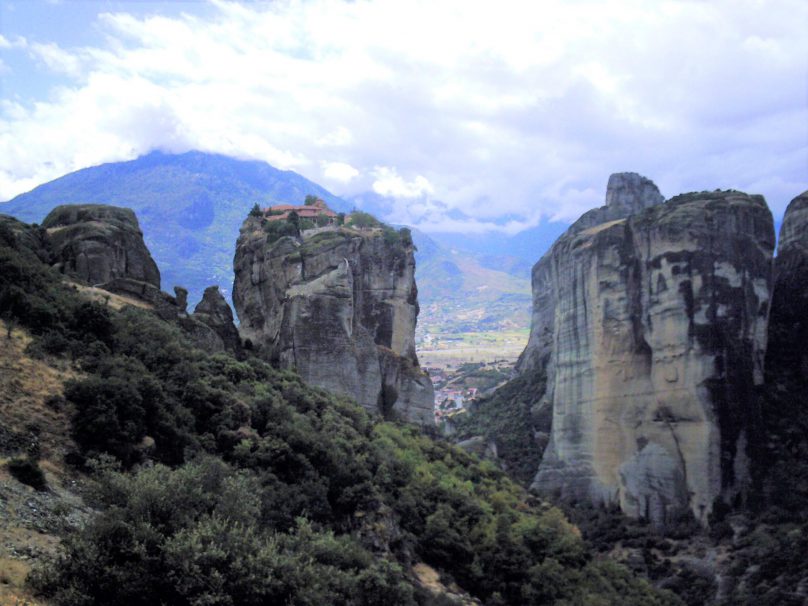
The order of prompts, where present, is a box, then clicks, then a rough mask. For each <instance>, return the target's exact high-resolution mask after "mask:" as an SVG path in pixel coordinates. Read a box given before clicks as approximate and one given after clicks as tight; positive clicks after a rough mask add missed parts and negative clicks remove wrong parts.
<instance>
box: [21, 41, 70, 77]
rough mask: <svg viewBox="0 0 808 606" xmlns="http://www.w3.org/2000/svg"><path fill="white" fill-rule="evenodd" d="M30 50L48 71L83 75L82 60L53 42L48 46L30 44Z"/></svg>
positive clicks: (36, 43)
mask: <svg viewBox="0 0 808 606" xmlns="http://www.w3.org/2000/svg"><path fill="white" fill-rule="evenodd" d="M28 49H29V51H30V53H31V54H32V55H33V56H34V57H36V58H37V59H39V60H40V61H42V62H43V63H44V64H45V65H46V66H47V67H48V69H51V70H53V71H55V72H60V73H64V74H67V75H70V76H78V75H79V74H80V73H81V60H80V59H79V57H78V56H76V55H74V54H72V53H69V52H67V51H65V50H64V49H61V48H59V47H58V46H57V45H56V44H54V43H52V42H51V43H48V44H41V43H38V42H35V43H33V44H30V45H29V46H28Z"/></svg>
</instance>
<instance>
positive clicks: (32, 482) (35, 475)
mask: <svg viewBox="0 0 808 606" xmlns="http://www.w3.org/2000/svg"><path fill="white" fill-rule="evenodd" d="M7 467H8V471H9V473H10V474H11V475H12V476H14V477H15V478H16V479H17V480H18V481H20V482H22V483H23V484H27V485H28V486H30V487H32V488H34V489H35V490H40V491H42V490H45V489H46V488H47V487H48V483H47V482H46V480H45V474H44V473H43V472H42V469H40V467H39V463H38V462H37V461H36V460H35V459H32V458H31V457H25V458H23V457H16V458H13V459H11V460H10V461H9V462H8V464H7Z"/></svg>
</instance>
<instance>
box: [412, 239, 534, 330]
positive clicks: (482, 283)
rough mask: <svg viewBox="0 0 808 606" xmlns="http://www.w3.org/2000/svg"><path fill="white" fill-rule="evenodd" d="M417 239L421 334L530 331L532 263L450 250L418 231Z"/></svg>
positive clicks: (511, 258) (419, 323) (415, 240)
mask: <svg viewBox="0 0 808 606" xmlns="http://www.w3.org/2000/svg"><path fill="white" fill-rule="evenodd" d="M412 238H413V241H414V242H415V246H416V248H417V252H416V253H415V259H416V262H417V266H416V278H417V282H418V300H419V302H420V303H421V314H420V316H419V318H418V325H419V334H420V333H425V332H449V333H451V332H455V333H457V332H482V331H488V330H499V329H510V328H524V329H527V328H528V327H529V325H530V278H529V276H530V264H529V263H527V262H526V261H523V260H521V259H518V258H516V257H511V256H504V255H503V256H498V255H481V254H475V253H472V252H469V251H464V250H459V249H456V248H448V247H445V246H444V245H442V244H439V243H438V242H437V241H436V239H434V238H432V237H431V236H429V235H427V234H425V233H424V232H422V231H419V230H415V229H414V230H412Z"/></svg>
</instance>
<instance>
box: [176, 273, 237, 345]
mask: <svg viewBox="0 0 808 606" xmlns="http://www.w3.org/2000/svg"><path fill="white" fill-rule="evenodd" d="M186 296H187V293H186ZM177 298H178V300H179V297H177ZM191 317H192V318H193V319H194V320H196V321H198V322H202V323H203V324H205V325H206V326H208V327H210V328H211V329H212V330H213V332H215V333H216V335H217V336H218V337H219V339H220V340H221V342H222V346H223V348H224V349H225V350H226V351H230V352H233V353H237V354H238V353H240V352H241V337H240V336H239V334H238V329H237V328H236V325H235V323H234V322H233V311H232V310H231V309H230V306H229V305H228V304H227V301H226V300H225V298H224V296H223V295H222V293H221V291H220V290H219V287H218V286H208V287H207V288H206V289H205V293H204V295H203V296H202V300H201V301H200V302H199V303H198V304H197V306H196V307H195V308H194V313H193V315H192V316H191Z"/></svg>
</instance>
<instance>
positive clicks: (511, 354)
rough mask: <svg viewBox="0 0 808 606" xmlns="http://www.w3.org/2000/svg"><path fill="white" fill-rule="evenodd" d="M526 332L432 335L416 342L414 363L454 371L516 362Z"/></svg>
mask: <svg viewBox="0 0 808 606" xmlns="http://www.w3.org/2000/svg"><path fill="white" fill-rule="evenodd" d="M529 334H530V331H529V329H527V328H521V329H514V330H504V331H490V332H465V333H433V332H430V333H428V334H427V336H426V337H423V338H421V339H419V343H418V346H417V349H418V360H419V362H420V363H421V365H422V366H428V367H430V368H442V369H447V368H457V367H458V366H460V365H461V364H465V363H469V362H486V363H488V362H494V361H505V362H508V363H511V364H512V363H514V362H516V359H517V358H518V357H519V354H521V353H522V350H523V349H524V348H525V345H526V344H527V339H528V336H529Z"/></svg>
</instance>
